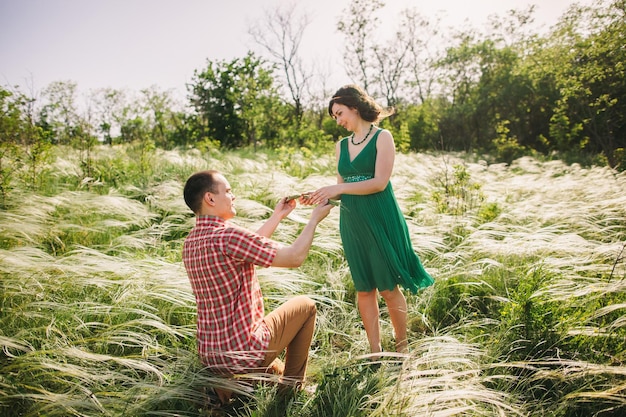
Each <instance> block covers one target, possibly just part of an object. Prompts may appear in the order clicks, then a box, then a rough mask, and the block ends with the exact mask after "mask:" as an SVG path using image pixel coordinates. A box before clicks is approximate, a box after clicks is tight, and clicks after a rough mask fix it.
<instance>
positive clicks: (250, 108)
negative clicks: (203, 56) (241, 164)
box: [188, 52, 276, 148]
mask: <svg viewBox="0 0 626 417" xmlns="http://www.w3.org/2000/svg"><path fill="white" fill-rule="evenodd" d="M272 75H273V69H272V68H271V67H268V66H267V63H266V62H265V61H264V60H262V59H261V58H258V57H256V56H255V55H254V54H253V53H252V52H249V53H248V55H247V56H246V57H244V58H235V59H233V60H232V61H230V62H226V61H217V62H211V61H208V64H207V68H206V69H204V70H202V71H198V70H196V71H194V77H193V81H192V83H191V84H190V85H189V86H188V89H189V92H190V102H191V105H192V107H193V108H194V109H195V111H196V114H197V116H198V124H197V129H199V130H200V134H199V135H198V137H200V138H204V139H206V140H217V141H219V142H220V144H221V146H224V147H226V148H238V147H241V146H243V145H255V144H256V141H257V140H258V139H259V132H260V131H261V130H263V129H265V128H266V126H265V124H266V121H267V120H268V118H269V117H271V116H272V113H273V111H275V109H274V108H273V106H274V104H275V103H276V91H275V88H274V85H273V84H274V79H273V78H272Z"/></svg>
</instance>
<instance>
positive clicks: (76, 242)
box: [0, 147, 626, 417]
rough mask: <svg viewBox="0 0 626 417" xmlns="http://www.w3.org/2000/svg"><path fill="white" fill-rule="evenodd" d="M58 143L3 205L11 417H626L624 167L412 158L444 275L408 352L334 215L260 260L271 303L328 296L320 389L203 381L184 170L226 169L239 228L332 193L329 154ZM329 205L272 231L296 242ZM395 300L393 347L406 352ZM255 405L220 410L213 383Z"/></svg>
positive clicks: (424, 243)
mask: <svg viewBox="0 0 626 417" xmlns="http://www.w3.org/2000/svg"><path fill="white" fill-rule="evenodd" d="M82 158H83V156H82V155H80V154H79V153H78V152H77V151H74V150H72V149H69V148H55V155H54V157H53V158H52V159H51V163H50V164H48V165H46V166H45V167H43V168H42V169H40V170H39V171H38V173H37V175H38V177H37V180H36V181H34V180H33V176H32V173H31V174H29V173H27V172H24V173H22V172H21V169H22V168H19V167H18V166H17V165H16V171H15V173H14V175H13V180H12V182H11V187H10V188H6V189H5V190H4V191H5V197H4V200H3V208H2V209H1V210H0V286H1V295H0V303H1V304H0V307H1V312H0V346H2V351H1V352H0V415H2V416H209V415H226V416H259V417H260V416H279V415H288V416H319V417H321V416H352V417H358V416H457V415H463V416H516V415H519V416H594V415H597V416H618V415H624V413H625V412H626V364H625V361H626V357H625V353H624V352H625V351H626V341H625V340H626V314H625V312H626V262H625V260H624V256H625V255H626V250H625V245H626V174H625V173H617V172H614V171H611V170H609V169H607V168H604V167H603V168H600V167H592V168H583V167H581V166H577V165H565V164H564V163H562V162H560V161H539V160H536V159H532V158H523V159H519V160H516V161H515V162H514V163H513V164H512V165H510V166H506V165H488V164H487V163H486V162H484V161H481V160H478V159H477V158H475V157H469V156H464V155H451V154H446V155H426V154H409V155H398V156H397V160H396V166H395V170H394V175H393V177H392V183H393V186H394V189H395V192H396V195H397V197H398V200H399V202H400V205H401V207H402V209H403V211H404V213H405V215H406V218H407V221H408V224H409V229H410V230H411V233H412V238H413V243H414V245H415V248H416V250H417V251H418V253H419V255H420V258H421V259H422V261H423V263H424V266H425V267H426V269H427V270H428V271H429V272H430V273H431V275H433V277H435V280H436V283H435V285H434V286H432V287H429V288H428V289H426V290H425V291H423V292H421V293H420V294H419V295H417V296H415V295H411V294H409V293H407V301H408V303H409V321H410V324H409V325H410V335H409V343H410V354H409V355H407V356H397V355H394V354H388V356H385V357H384V358H383V360H382V361H381V362H382V363H381V364H380V366H371V361H370V360H369V358H368V357H367V355H366V354H367V340H366V337H365V333H364V331H363V329H362V326H361V323H360V318H359V316H358V313H357V310H356V308H355V305H354V301H355V292H354V288H353V286H352V283H351V278H350V274H349V270H348V268H347V264H346V262H345V260H344V258H343V255H342V247H341V241H340V237H339V231H338V215H339V210H337V209H335V210H333V211H332V212H331V214H330V215H329V217H328V218H327V219H325V220H324V222H323V223H322V224H321V225H320V226H319V227H318V232H317V234H316V238H315V242H314V246H313V249H312V251H311V254H310V256H309V258H308V259H307V261H306V263H305V264H304V265H303V266H302V267H300V268H299V269H296V270H288V269H271V268H270V269H260V270H259V271H258V272H259V277H260V280H261V285H262V286H263V291H264V294H265V297H266V307H267V308H268V309H272V308H274V307H275V306H277V305H278V304H280V303H281V302H283V301H284V300H286V299H288V298H289V297H291V296H293V295H296V294H307V295H309V296H311V297H312V298H314V299H315V300H316V301H317V303H318V323H317V329H316V334H315V338H314V343H313V347H312V351H311V359H310V367H309V387H308V391H306V392H303V393H301V394H298V395H297V396H295V397H293V398H290V399H289V400H288V401H285V399H284V398H282V397H280V396H278V395H277V394H276V392H275V389H274V388H272V386H271V385H266V384H259V383H258V382H259V380H260V376H255V375H251V376H250V378H248V379H242V380H236V381H232V380H224V379H222V378H220V377H218V376H215V375H211V374H209V373H207V372H206V371H204V370H203V369H202V368H201V366H200V363H199V361H198V358H197V352H196V346H195V301H194V297H193V294H192V293H191V290H190V285H189V282H188V280H187V277H186V274H185V270H184V268H183V266H182V262H181V247H182V242H183V240H184V238H185V236H186V235H187V233H188V232H189V230H190V229H191V227H192V226H193V224H194V218H193V217H192V215H191V213H190V212H189V211H188V209H187V207H186V206H185V204H184V202H183V200H182V187H183V184H184V181H185V180H186V178H187V177H188V176H189V175H190V174H192V173H193V172H195V171H197V170H200V169H209V168H210V169H218V170H220V171H222V172H224V173H225V174H226V176H227V178H228V179H229V181H230V184H231V186H232V187H233V191H234V193H235V195H236V196H237V200H236V207H237V209H238V217H237V219H236V221H237V222H238V223H239V224H241V225H243V226H248V227H251V228H255V227H257V226H259V225H260V224H261V223H262V222H263V221H264V219H266V218H267V217H268V215H269V213H270V212H271V210H272V209H273V207H274V206H275V204H276V202H277V201H278V199H279V198H280V197H282V196H285V195H291V194H294V193H299V192H304V191H308V190H311V189H314V188H316V187H319V186H321V185H328V184H331V183H333V182H334V178H335V177H334V160H333V158H332V157H331V155H330V154H329V155H317V156H312V155H311V154H310V153H308V152H291V153H289V155H287V156H286V155H285V154H279V153H269V152H260V153H257V154H254V153H250V152H245V151H238V152H227V153H220V152H213V153H211V154H201V153H199V152H198V151H194V150H189V151H168V152H165V151H153V152H152V153H151V154H150V155H148V156H147V157H146V155H143V156H142V158H141V161H139V160H138V158H136V157H135V156H133V154H132V152H131V151H130V149H129V148H125V147H112V148H111V147H98V148H96V149H95V150H94V152H93V153H92V154H91V156H90V158H91V159H90V160H89V161H88V162H89V171H90V175H89V176H86V175H85V174H84V172H85V169H84V163H85V161H84V160H83V159H82ZM309 210H310V208H306V207H298V208H297V209H296V210H295V211H294V212H293V213H292V215H291V216H290V218H288V219H286V220H285V221H284V222H283V223H282V224H281V226H280V227H279V228H278V230H277V231H276V233H275V235H274V238H275V239H276V240H279V241H283V242H286V243H289V242H291V241H293V239H294V238H295V236H296V235H297V233H298V231H299V230H300V228H301V227H303V223H304V221H305V220H306V219H307V218H308V213H309ZM381 307H382V320H383V327H382V331H383V345H384V347H385V350H386V351H393V349H394V347H393V346H394V342H393V335H392V330H391V325H390V323H389V321H388V316H387V313H386V311H385V309H384V304H381ZM215 386H218V387H219V386H226V387H229V388H232V389H235V390H236V391H237V392H239V393H240V394H241V395H240V396H239V397H238V399H237V400H236V401H235V402H234V403H233V404H232V405H231V406H228V407H225V408H223V409H221V410H214V409H212V408H211V406H210V405H207V394H206V389H205V388H207V387H209V388H210V387H215Z"/></svg>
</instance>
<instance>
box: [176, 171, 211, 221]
mask: <svg viewBox="0 0 626 417" xmlns="http://www.w3.org/2000/svg"><path fill="white" fill-rule="evenodd" d="M218 174H219V172H218V171H215V170H207V171H200V172H196V173H195V174H193V175H192V176H191V177H189V178H188V179H187V182H186V183H185V189H184V190H183V196H184V197H185V203H186V204H187V207H189V208H190V209H191V211H193V212H194V213H196V214H198V212H200V208H201V207H202V199H203V198H204V195H205V194H206V193H215V192H216V191H217V190H216V186H215V183H216V181H215V177H216V176H217V175H218Z"/></svg>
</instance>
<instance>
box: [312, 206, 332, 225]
mask: <svg viewBox="0 0 626 417" xmlns="http://www.w3.org/2000/svg"><path fill="white" fill-rule="evenodd" d="M333 207H335V206H334V205H333V204H329V203H325V204H324V203H322V204H318V205H317V206H315V208H314V209H313V211H312V212H311V221H314V222H315V224H318V223H319V222H321V221H322V220H324V218H326V216H328V213H330V210H332V208H333Z"/></svg>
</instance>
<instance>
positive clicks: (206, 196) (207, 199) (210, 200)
mask: <svg viewBox="0 0 626 417" xmlns="http://www.w3.org/2000/svg"><path fill="white" fill-rule="evenodd" d="M204 202H205V203H206V204H207V205H209V206H214V205H215V200H214V199H213V193H206V194H204Z"/></svg>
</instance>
